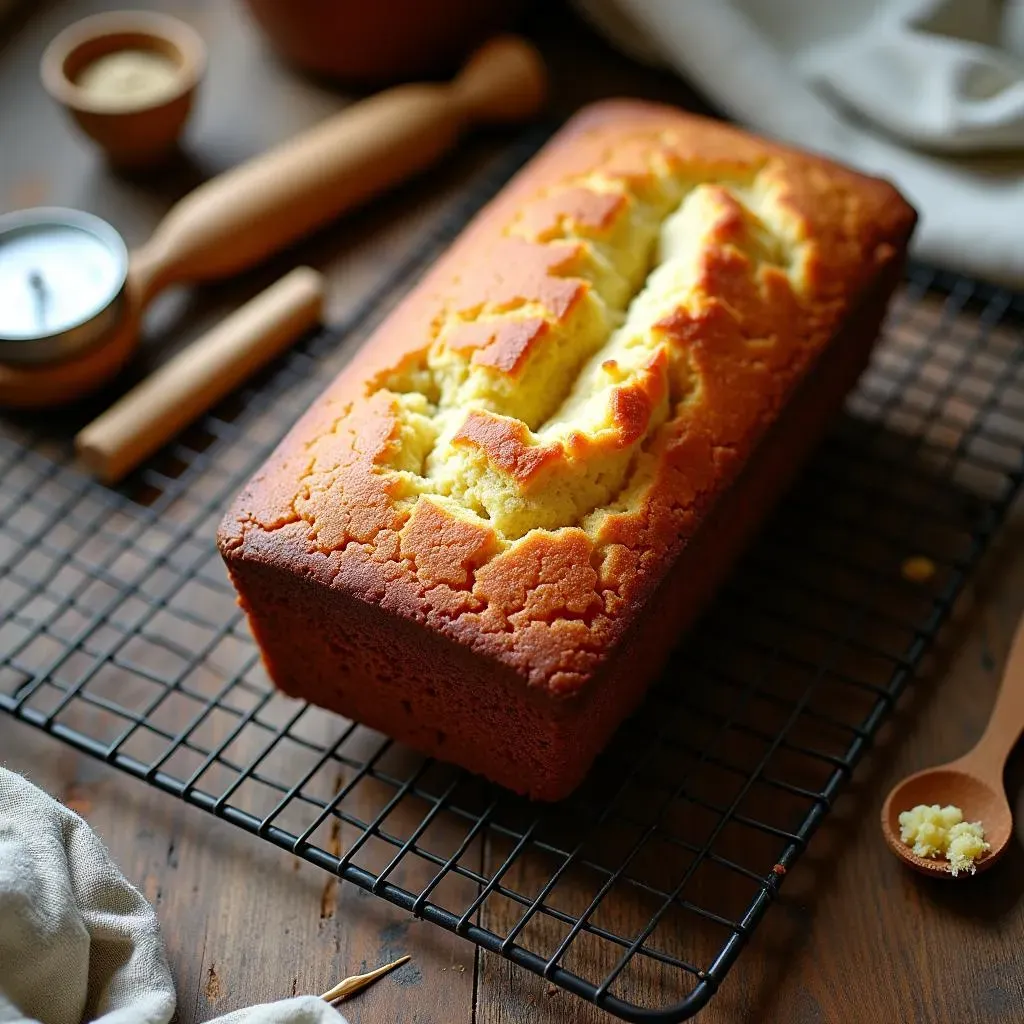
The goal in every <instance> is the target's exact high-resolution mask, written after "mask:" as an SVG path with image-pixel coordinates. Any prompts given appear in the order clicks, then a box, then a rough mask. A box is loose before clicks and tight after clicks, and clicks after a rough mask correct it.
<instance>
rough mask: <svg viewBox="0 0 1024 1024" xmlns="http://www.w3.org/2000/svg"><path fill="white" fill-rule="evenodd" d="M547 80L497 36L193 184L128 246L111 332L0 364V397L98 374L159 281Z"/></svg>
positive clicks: (286, 226)
mask: <svg viewBox="0 0 1024 1024" xmlns="http://www.w3.org/2000/svg"><path fill="white" fill-rule="evenodd" d="M545 89H546V78H545V74H544V66H543V63H542V61H541V58H540V55H539V54H538V53H537V51H536V50H535V49H534V48H533V47H532V46H531V45H530V44H529V43H528V42H526V41H525V40H523V39H520V38H518V37H514V36H505V37H499V38H497V39H494V40H492V41H491V42H489V43H487V44H485V45H484V46H483V47H481V48H480V49H479V50H478V51H477V52H476V53H475V54H474V55H473V56H472V57H471V58H470V60H469V62H468V63H467V64H466V66H465V67H464V68H463V70H462V71H461V72H460V74H459V75H458V76H457V77H456V78H455V79H454V81H452V82H447V83H420V84H413V85H401V86H397V87H395V88H393V89H388V90H386V91H385V92H382V93H379V94H377V95H376V96H372V97H370V98H369V99H366V100H362V101H361V102H359V103H354V104H352V105H351V106H349V107H347V108H346V109H345V110H343V111H341V112H340V113H338V114H335V115H334V116H332V117H330V118H328V119H327V120H326V121H323V122H321V123H320V124H319V125H316V126H315V127H313V128H311V129H309V130H308V131H306V132H303V133H302V134H300V135H298V136H296V137H295V138H293V139H290V140H289V141H287V142H285V143H284V144H283V145H280V146H278V147H276V148H275V149H272V150H270V151H269V152H267V153H264V154H262V155H260V156H258V157H255V158H254V159H252V160H250V161H248V162H246V163H244V164H242V165H240V166H239V167H236V168H233V169H232V170H230V171H227V172H226V173H224V174H222V175H220V176H218V177H216V178H213V179H211V180H210V181H208V182H206V183H205V184H203V185H200V186H199V187H198V188H197V189H196V190H195V191H194V192H191V193H189V194H188V195H187V196H185V198H184V199H182V200H180V201H179V202H178V203H177V204H176V205H175V206H174V207H172V209H171V210H170V211H169V212H168V214H167V215H166V216H165V217H164V219H163V221H162V222H161V223H160V225H159V226H158V227H157V229H156V231H155V232H154V233H153V236H152V238H151V239H150V240H149V241H148V242H146V243H145V244H144V245H143V246H141V248H139V249H136V250H135V251H134V252H132V254H131V257H130V261H129V269H128V280H127V283H126V299H127V301H126V303H125V311H124V314H123V315H122V317H121V320H120V322H119V323H118V324H117V326H116V327H114V328H113V329H112V330H111V333H110V336H109V337H108V338H105V339H104V340H102V341H99V342H97V343H96V344H95V345H93V346H92V347H91V348H89V349H87V350H86V351H84V352H82V353H81V354H80V355H76V356H74V357H72V358H69V359H65V360H63V361H61V362H59V363H51V364H48V365H36V366H28V365H24V364H13V363H5V364H0V405H11V406H20V407H33V406H47V405H54V404H58V403H60V402H66V401H70V400H71V399H74V398H77V397H78V396H80V395H83V394H85V393H86V392H88V391H90V390H91V389H93V388H95V387H97V386H99V385H100V384H102V383H104V382H105V381H106V380H107V379H108V378H109V377H111V376H113V374H115V373H116V372H117V371H118V370H119V369H120V368H121V366H122V365H123V364H124V363H125V361H126V360H127V359H128V357H129V356H130V355H131V353H132V351H133V350H134V348H135V345H136V342H137V340H138V336H139V328H140V323H141V318H142V314H143V312H144V310H145V307H146V305H147V303H148V302H149V301H150V300H151V299H152V298H153V297H154V296H155V295H156V294H157V293H158V292H159V291H160V290H161V289H163V288H164V287H166V286H167V285H169V284H172V283H176V282H177V283H184V282H197V281H205V280H210V279H213V278H220V277H228V276H231V275H233V274H236V273H239V272H240V271H242V270H245V269H247V268H248V267H251V266H252V265H254V264H256V263H258V262H260V261H261V260H263V259H264V258H266V257H267V256H269V255H271V254H272V253H274V252H277V251H279V250H281V249H283V248H285V247H286V246H288V245H291V244H292V243H293V242H295V241H297V240H298V239H299V238H301V237H302V236H303V235H306V234H308V233H309V232H311V231H313V230H314V229H316V228H318V227H320V226H322V225H323V224H326V223H327V222H328V221H331V220H333V219H334V218H335V217H337V216H338V215H339V214H341V213H343V212H344V211H346V210H350V209H352V208H353V207H354V206H357V205H358V204H359V203H362V202H364V201H365V200H367V199H368V198H370V197H371V196H373V195H376V194H377V193H379V192H382V191H384V190H385V189H387V188H390V187H392V186H394V185H396V184H398V183H399V182H401V181H404V180H405V179H407V178H409V177H410V176H412V175H413V174H415V173H417V172H419V171H422V170H424V169H425V168H427V167H429V166H430V165H431V164H434V163H436V162H437V160H438V159H439V158H440V157H441V156H443V155H444V154H445V153H446V152H448V151H449V150H450V149H451V148H452V146H453V145H454V144H455V142H456V141H457V140H458V138H459V136H460V135H461V134H462V132H463V131H464V130H466V129H467V128H469V127H470V126H472V125H474V124H481V123H495V122H511V121H518V120H522V119H524V118H527V117H529V116H531V115H532V114H534V113H536V111H537V110H538V108H539V107H540V105H541V103H542V102H543V99H544V94H545Z"/></svg>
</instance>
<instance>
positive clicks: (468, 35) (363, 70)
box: [246, 0, 527, 85]
mask: <svg viewBox="0 0 1024 1024" xmlns="http://www.w3.org/2000/svg"><path fill="white" fill-rule="evenodd" d="M526 2H527V0H246V3H247V5H248V7H249V9H250V11H251V12H252V14H253V17H254V18H255V20H256V22H257V23H258V24H259V25H260V26H261V27H262V29H263V31H264V32H265V33H266V35H267V37H268V38H269V40H270V42H271V44H272V45H273V46H274V48H275V49H276V50H277V51H278V52H279V53H280V54H281V55H282V56H283V57H285V59H287V60H289V61H291V62H293V63H295V64H297V65H298V66H299V67H301V68H303V69H304V70H306V71H309V72H312V73H313V74H317V75H323V76H326V77H329V78H334V79H337V80H341V81H345V82H350V83H358V84H365V85H380V84H383V83H385V82H391V81H399V80H403V79H411V78H421V77H429V76H432V75H438V74H447V73H450V72H451V71H453V70H454V69H455V67H456V66H457V65H458V64H459V63H460V61H461V59H462V58H463V57H464V56H465V55H466V54H468V52H469V51H470V50H471V49H472V48H473V47H474V46H475V45H476V44H478V43H479V42H481V41H482V40H483V39H484V38H485V37H486V36H488V35H490V34H491V33H493V32H496V31H499V30H501V29H504V28H507V27H508V26H509V25H510V24H511V22H512V21H514V19H515V17H516V15H517V14H518V13H519V12H520V11H521V10H522V9H523V8H524V7H525V6H526Z"/></svg>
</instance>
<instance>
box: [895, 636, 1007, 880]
mask: <svg viewBox="0 0 1024 1024" xmlns="http://www.w3.org/2000/svg"><path fill="white" fill-rule="evenodd" d="M1022 732H1024V618H1022V619H1021V621H1020V623H1019V624H1018V626H1017V632H1016V634H1015V635H1014V638H1013V645H1012V646H1011V648H1010V657H1009V658H1008V659H1007V662H1006V667H1005V668H1004V670H1003V680H1002V683H1001V684H1000V687H999V695H998V696H997V697H996V703H995V707H993V708H992V715H991V717H990V718H989V720H988V725H987V726H986V728H985V732H984V733H983V735H982V737H981V739H980V740H978V742H977V743H976V744H975V746H974V748H973V749H972V750H970V751H968V752H967V753H966V754H964V756H963V757H961V758H959V759H958V760H956V761H951V762H950V763H949V764H942V765H938V766H936V767H935V768H926V769H925V770H924V771H920V772H916V773H915V774H913V775H909V776H907V778H905V779H904V780H903V781H902V782H900V783H898V784H897V785H896V786H894V787H893V789H892V791H891V792H890V793H889V796H888V797H887V798H886V800H885V803H884V804H883V806H882V833H883V834H884V836H885V841H886V842H887V843H888V844H889V849H891V850H892V852H893V853H895V854H896V856H897V857H899V858H901V859H902V860H903V861H905V862H906V863H907V864H909V865H910V866H911V867H912V868H915V869H916V870H918V871H921V872H923V873H924V874H926V875H937V876H942V877H945V878H952V877H953V876H952V874H951V872H950V869H949V863H948V861H946V860H945V859H944V858H938V859H931V858H927V857H918V856H917V855H916V854H914V853H913V852H912V850H911V849H910V847H909V846H907V845H906V844H905V843H904V842H903V841H902V840H901V839H900V824H899V816H900V813H901V812H903V811H908V810H910V809H911V808H912V807H916V806H917V805H918V804H929V805H931V804H940V805H941V806H943V807H945V806H946V805H947V804H952V805H953V806H955V807H959V808H960V809H961V810H962V811H963V815H964V821H980V822H981V824H982V827H983V828H984V829H985V839H986V841H987V842H988V843H989V845H990V847H991V849H990V850H989V852H988V853H986V854H984V855H982V856H981V857H980V858H978V860H977V861H975V867H976V869H977V870H978V871H984V870H985V869H986V868H989V867H991V866H992V865H993V864H994V863H995V862H996V861H997V860H998V859H999V858H1000V857H1001V856H1002V855H1003V853H1004V852H1005V851H1006V847H1007V846H1008V845H1009V842H1010V836H1011V835H1012V834H1013V812H1012V811H1011V810H1010V804H1009V801H1008V800H1007V799H1006V789H1005V787H1004V786H1003V769H1004V768H1005V767H1006V760H1007V758H1008V757H1009V756H1010V752H1011V751H1012V750H1013V748H1014V746H1015V744H1016V743H1017V740H1018V739H1020V736H1021V733H1022ZM963 874H968V872H963ZM957 877H960V876H959V875H958V876H957Z"/></svg>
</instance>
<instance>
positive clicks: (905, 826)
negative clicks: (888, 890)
mask: <svg viewBox="0 0 1024 1024" xmlns="http://www.w3.org/2000/svg"><path fill="white" fill-rule="evenodd" d="M899 823H900V839H901V840H902V841H903V842H904V843H905V844H906V845H907V846H909V847H910V848H911V850H912V851H913V853H914V854H916V855H917V856H918V857H928V858H938V857H944V858H945V859H946V860H947V861H948V862H949V870H950V874H952V875H953V877H954V878H955V877H956V876H957V875H958V874H959V873H960V872H961V871H969V872H970V873H971V874H972V875H973V874H974V872H975V871H976V870H977V869H976V868H975V861H976V860H977V859H978V858H979V857H981V856H982V855H983V854H985V853H988V851H989V850H990V849H991V846H990V845H989V844H988V843H987V842H986V841H985V829H984V828H983V827H982V824H981V822H980V821H974V822H970V821H964V815H963V811H961V810H960V808H959V807H953V806H952V805H949V806H947V807H940V806H939V805H938V804H932V805H931V806H929V805H928V804H918V806H917V807H912V808H911V809H910V810H909V811H903V812H902V813H901V814H900V816H899Z"/></svg>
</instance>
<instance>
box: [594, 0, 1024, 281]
mask: <svg viewBox="0 0 1024 1024" xmlns="http://www.w3.org/2000/svg"><path fill="white" fill-rule="evenodd" d="M574 2H575V3H576V6H577V7H578V8H579V9H580V10H581V12H582V13H583V14H584V15H585V16H586V17H588V18H589V20H590V21H592V22H593V23H594V24H595V25H596V26H597V27H598V29H599V30H601V31H602V32H603V33H604V34H605V35H606V36H607V37H608V39H609V40H610V41H611V42H612V43H613V44H615V45H617V46H618V47H619V48H620V49H622V50H624V51H625V52H627V53H630V54H631V55H633V56H636V57H639V58H640V59H646V60H648V61H653V62H658V63H664V64H668V65H670V66H672V67H673V68H675V69H676V70H677V71H679V72H680V74H682V75H683V76H684V77H686V78H687V79H688V80H689V81H691V82H692V83H693V84H694V85H695V86H697V87H698V88H699V89H700V90H701V91H702V92H703V93H704V94H705V95H706V96H707V97H708V98H709V99H710V100H712V102H714V103H715V104H716V105H717V106H718V107H719V108H720V109H721V110H722V111H723V112H724V113H726V114H727V115H728V116H730V117H732V118H734V119H735V120H737V121H739V122H741V123H743V124H746V125H748V126H750V127H751V128H753V129H755V130H756V131H759V132H761V133H763V134H765V135H769V136H774V137H776V138H779V139H783V140H785V141H788V142H791V143H795V144H796V145H799V146H802V147H804V148H807V149H812V150H816V151H818V152H821V153H824V154H826V155H828V156H831V157H833V158H835V159H837V160H840V161H842V162H844V163H848V164H850V165H851V166H854V167H857V168H860V169H861V170H864V171H867V172H868V173H871V174H877V175H880V176H882V177H885V178H888V179H889V180H891V181H892V182H894V183H895V184H896V185H897V186H898V187H899V188H900V189H901V190H902V191H903V192H904V194H905V195H906V196H907V197H908V198H909V199H910V201H911V202H912V203H913V204H914V205H915V206H916V207H917V208H918V210H919V212H920V213H921V223H920V226H919V228H918V232H917V236H916V239H915V243H914V245H915V254H916V255H917V256H918V257H919V258H921V259H924V260H926V261H928V262H930V263H935V264H938V265H940V266H944V267H949V268H951V269H954V270H960V271H963V272H966V273H969V274H973V275H975V276H978V277H982V278H987V279H990V280H994V281H999V282H1003V283H1008V284H1011V285H1014V286H1017V287H1022V286H1024V0H574Z"/></svg>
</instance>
